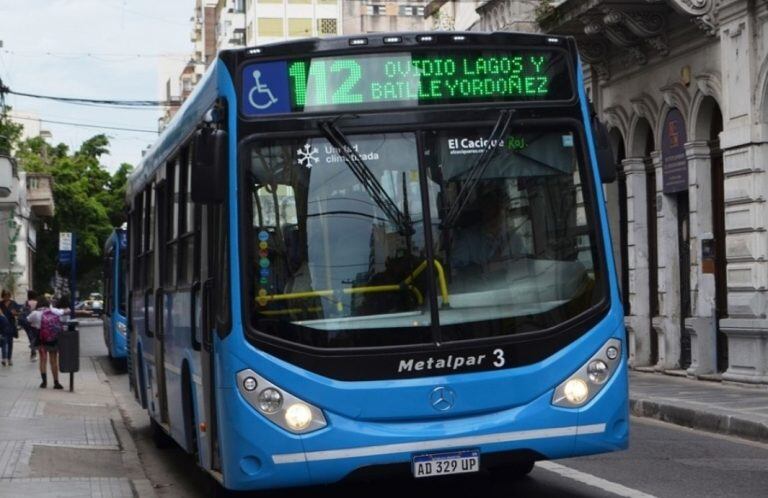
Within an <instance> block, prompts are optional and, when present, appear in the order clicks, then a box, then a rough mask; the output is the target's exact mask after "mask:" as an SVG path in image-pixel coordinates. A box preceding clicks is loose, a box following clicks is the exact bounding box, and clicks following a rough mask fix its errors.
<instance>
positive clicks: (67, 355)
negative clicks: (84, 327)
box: [59, 320, 80, 373]
mask: <svg viewBox="0 0 768 498" xmlns="http://www.w3.org/2000/svg"><path fill="white" fill-rule="evenodd" d="M78 325H79V323H78V321H77V320H70V321H69V322H67V329H66V330H62V331H61V333H60V334H59V372H61V373H74V372H79V371H80V330H78Z"/></svg>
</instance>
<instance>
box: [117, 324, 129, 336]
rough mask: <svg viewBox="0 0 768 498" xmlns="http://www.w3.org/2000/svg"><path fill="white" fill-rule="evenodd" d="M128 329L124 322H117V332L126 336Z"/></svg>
mask: <svg viewBox="0 0 768 498" xmlns="http://www.w3.org/2000/svg"><path fill="white" fill-rule="evenodd" d="M127 329H128V327H126V325H125V324H124V323H123V322H117V331H118V332H120V333H121V334H123V335H125V331H126V330H127Z"/></svg>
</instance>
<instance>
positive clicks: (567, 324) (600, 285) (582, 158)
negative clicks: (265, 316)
mask: <svg viewBox="0 0 768 498" xmlns="http://www.w3.org/2000/svg"><path fill="white" fill-rule="evenodd" d="M517 121H527V122H529V123H535V124H536V125H537V126H540V127H544V126H548V125H549V126H552V127H559V128H560V129H563V128H568V129H570V130H572V132H573V134H574V142H575V144H574V146H575V157H576V158H577V159H578V162H579V165H578V167H579V172H580V175H581V185H582V188H583V195H584V196H585V198H587V197H588V198H589V199H590V202H589V203H588V206H587V207H586V214H587V216H588V222H589V224H590V227H591V228H592V230H593V233H594V240H592V241H591V242H592V246H593V247H592V251H593V264H594V268H593V271H594V274H595V287H596V290H595V292H597V293H599V294H598V299H597V300H596V302H594V303H593V304H592V305H591V306H589V307H588V308H586V309H584V310H582V311H581V312H580V313H578V314H576V315H575V316H572V317H570V318H568V319H567V320H564V321H563V322H561V323H558V324H556V325H554V326H552V327H548V328H544V329H539V330H534V331H530V332H522V333H518V334H507V335H499V336H491V337H480V338H467V339H463V340H452V341H450V343H451V344H475V343H480V342H488V341H492V342H493V341H497V342H519V341H521V340H531V339H534V340H535V339H537V338H539V337H541V338H544V337H547V336H550V337H551V336H553V335H561V336H563V337H565V336H568V337H570V340H571V341H572V340H573V339H574V338H575V337H578V336H580V335H582V334H584V333H586V332H587V331H588V330H589V328H588V327H587V326H584V325H583V324H584V323H596V322H597V321H599V320H601V319H602V318H603V317H604V315H605V313H606V312H607V311H608V309H609V307H610V289H609V282H608V278H607V276H606V275H607V274H606V268H605V261H604V258H600V254H605V250H606V249H605V244H604V239H603V228H602V225H601V224H600V222H599V220H600V214H599V206H598V205H597V193H596V191H595V186H594V182H595V181H596V180H595V178H596V174H595V172H594V171H593V168H592V161H591V159H590V156H589V152H588V150H587V147H586V144H587V136H586V131H585V129H584V126H583V123H582V122H581V121H580V120H579V119H578V117H568V116H564V111H563V109H562V108H556V109H554V115H553V116H546V115H545V116H543V117H539V116H536V115H535V113H533V115H531V116H529V117H528V118H527V119H521V120H517ZM492 125H493V122H492V121H486V120H483V121H477V122H475V121H472V122H467V121H456V120H452V121H451V120H446V121H437V120H435V121H431V122H430V123H429V124H418V125H417V124H411V125H407V126H395V125H371V126H361V127H359V128H357V127H356V128H355V129H354V130H344V131H345V133H347V134H348V135H350V136H353V135H356V134H359V133H362V134H376V133H387V132H393V131H397V132H406V131H414V132H416V134H417V137H421V138H419V140H422V143H424V142H423V140H424V133H426V132H427V130H429V131H433V130H451V129H455V130H462V129H467V128H470V129H471V128H490V127H492ZM518 125H519V123H518ZM296 136H300V137H302V138H303V137H314V136H320V135H319V134H317V133H315V132H314V131H309V130H307V131H303V132H294V133H285V132H283V133H280V132H264V133H254V134H250V135H247V136H245V137H244V138H243V139H242V140H240V142H239V144H238V157H239V162H238V177H239V178H240V180H239V182H240V184H242V185H248V163H249V160H248V157H247V156H248V155H247V153H246V151H247V148H248V147H249V146H250V145H251V144H252V143H254V142H257V141H260V140H261V141H266V140H271V139H274V140H281V139H290V138H292V137H296ZM426 167H427V165H426V164H425V161H424V157H423V155H421V154H420V157H419V171H420V173H421V174H425V173H426V171H425V170H426ZM246 191H247V192H246ZM250 195H251V193H250V189H245V188H243V189H241V192H240V195H239V196H238V206H239V208H238V209H239V212H240V213H241V215H240V227H241V228H240V233H241V237H246V235H245V234H248V233H249V231H248V230H249V227H248V223H250V221H249V220H247V219H246V218H247V216H245V215H244V213H246V212H247V206H248V205H249V196H250ZM248 238H249V239H250V238H252V237H248ZM251 244H252V241H251V240H246V241H241V244H240V250H239V258H240V261H241V267H242V268H247V264H248V261H249V260H248V258H249V257H250V256H249V255H250V254H251V253H252V251H253V248H252V247H251ZM431 257H434V255H431ZM246 280H247V279H246V278H242V279H241V290H240V292H241V295H242V296H243V299H242V303H241V305H242V313H243V324H244V325H243V326H244V329H245V335H246V337H247V338H248V339H249V340H250V341H251V342H252V343H254V344H256V345H262V346H263V345H265V344H269V345H271V346H276V345H279V346H278V347H279V348H281V349H287V350H289V351H292V352H296V351H314V352H315V353H317V354H320V353H322V354H340V355H343V356H350V355H353V354H354V353H355V352H362V351H365V352H367V353H368V354H370V353H371V352H375V351H381V350H385V349H389V350H396V351H411V350H414V348H420V347H423V345H413V344H405V345H395V346H385V347H382V346H378V347H377V346H352V347H345V348H336V347H317V346H314V345H310V344H308V343H306V342H301V341H295V340H287V339H285V338H283V337H279V336H275V335H272V334H267V333H264V332H261V331H259V330H257V328H255V327H254V326H253V325H252V324H251V320H250V317H251V309H250V304H251V303H250V302H249V298H248V296H249V295H250V294H249V289H248V287H247V283H246ZM432 294H433V296H435V293H434V292H433V293H432ZM434 299H436V296H435V297H434ZM434 306H436V304H435V303H433V307H434ZM432 326H433V329H434V328H439V327H440V325H439V323H438V322H435V321H434V320H433V324H432ZM437 337H439V333H438V334H437ZM430 347H432V345H430ZM270 349H272V348H270ZM273 351H274V350H273Z"/></svg>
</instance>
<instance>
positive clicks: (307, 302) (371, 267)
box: [246, 127, 602, 347]
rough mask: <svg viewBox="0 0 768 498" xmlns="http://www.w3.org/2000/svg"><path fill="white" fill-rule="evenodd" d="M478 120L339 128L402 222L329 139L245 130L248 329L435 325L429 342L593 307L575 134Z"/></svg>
mask: <svg viewBox="0 0 768 498" xmlns="http://www.w3.org/2000/svg"><path fill="white" fill-rule="evenodd" d="M490 133H491V128H490V127H489V128H488V129H477V128H475V129H472V130H461V129H455V128H454V129H449V130H424V131H421V132H409V133H381V134H365V135H354V134H352V135H349V137H346V138H348V142H346V143H348V144H349V146H350V147H351V148H352V149H353V150H354V152H355V155H356V156H358V157H359V158H360V159H362V162H363V163H364V165H363V168H364V170H365V171H364V174H367V175H368V176H369V178H372V179H374V180H375V182H374V183H376V184H377V187H378V188H380V189H381V190H383V191H384V192H385V193H386V195H384V194H382V195H381V196H383V197H386V198H388V199H391V201H392V202H393V203H394V205H395V207H396V208H397V211H398V212H399V213H398V218H399V219H401V220H407V226H404V223H402V222H401V223H398V222H397V220H396V219H393V216H391V215H389V214H388V213H387V212H386V210H383V209H382V203H381V201H380V199H377V196H376V195H372V191H371V188H370V186H366V182H365V181H361V173H359V172H357V173H356V171H355V169H354V168H353V167H350V165H349V160H348V159H345V156H346V158H348V157H349V154H342V153H341V151H340V150H339V149H338V148H337V147H334V146H333V145H331V143H330V142H329V141H328V140H327V139H326V138H319V137H307V138H301V139H296V138H292V139H287V140H286V139H277V140H267V141H257V142H253V143H251V144H250V145H249V146H248V148H247V150H246V154H247V156H246V157H247V158H248V161H249V162H248V173H249V185H250V195H249V206H248V217H249V218H250V220H251V223H250V226H251V236H250V241H251V243H250V247H249V254H250V256H249V259H250V264H249V268H248V271H249V274H248V278H249V282H250V283H249V288H250V293H251V294H250V298H251V303H252V305H251V306H250V309H251V310H252V313H251V325H252V326H253V327H254V329H256V330H257V331H259V332H262V333H266V334H270V335H274V336H277V337H279V338H281V339H284V340H288V341H294V342H299V343H302V344H308V345H312V346H317V347H374V346H392V345H404V344H426V343H431V342H434V341H436V340H437V339H436V336H435V330H437V329H439V332H438V333H439V337H440V340H441V341H458V340H466V339H474V338H481V337H491V336H503V335H511V334H517V333H522V332H532V331H536V330H543V329H548V328H551V327H553V326H556V325H558V324H560V323H562V322H564V321H566V320H568V319H570V318H572V317H574V316H576V315H578V314H581V313H583V312H584V311H586V310H587V309H589V308H590V307H592V306H593V305H595V304H596V303H597V302H598V301H599V300H600V298H601V297H602V294H601V292H602V291H601V289H602V286H601V285H596V272H595V265H594V262H595V260H596V259H597V257H596V254H595V242H594V241H595V233H594V223H593V222H592V213H591V207H590V206H589V204H590V202H589V200H588V196H584V195H583V194H582V189H581V181H582V178H583V166H580V161H579V159H578V158H579V157H580V154H578V153H577V144H576V143H575V137H576V135H575V134H574V133H573V132H572V131H569V130H566V129H563V130H554V131H553V130H552V129H549V130H542V131H534V130H525V131H516V130H514V129H513V130H511V131H509V132H508V133H506V134H505V135H504V136H502V137H501V138H499V139H498V140H494V141H493V143H491V144H489V143H488V140H487V137H488V136H489V134H490ZM417 138H418V140H417ZM337 145H338V143H337ZM488 147H490V148H496V150H494V151H493V152H494V153H493V154H492V155H491V157H490V158H489V160H487V161H478V159H479V157H480V156H481V155H482V154H483V151H484V150H485V149H486V148H488ZM420 162H421V163H420ZM479 163H482V164H481V165H480V166H481V167H479V168H478V167H477V166H478V164H479ZM478 174H479V176H477V175H478ZM472 176H476V178H475V180H474V181H473V182H469V183H470V185H467V183H468V179H469V178H470V177H472ZM371 181H373V180H371ZM462 191H464V192H463V193H462V194H461V198H463V199H464V200H463V201H460V202H461V204H462V205H461V206H460V209H452V208H455V204H456V203H457V202H459V201H457V197H458V196H459V193H460V192H462ZM393 209H394V208H393ZM449 212H453V215H452V216H451V217H450V219H448V216H447V215H448V213H449ZM427 220H429V221H428V222H427ZM430 243H431V246H430V247H428V244H430ZM428 249H429V250H428ZM432 306H434V307H436V309H437V313H433V310H432Z"/></svg>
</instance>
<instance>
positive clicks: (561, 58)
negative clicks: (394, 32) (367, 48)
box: [241, 50, 572, 116]
mask: <svg viewBox="0 0 768 498" xmlns="http://www.w3.org/2000/svg"><path fill="white" fill-rule="evenodd" d="M567 67H568V66H567V64H566V60H565V55H564V53H563V52H560V51H544V50H538V51H537V50H528V51H519V52H511V51H508V52H478V51H472V52H459V53H456V52H452V53H450V54H445V53H413V54H411V53H395V54H368V55H354V56H352V55H345V56H338V57H318V58H312V59H295V60H288V61H272V62H262V63H254V64H249V65H246V66H245V67H244V68H243V73H242V88H243V95H242V97H243V99H242V106H241V111H242V113H243V114H244V115H246V116H262V115H270V114H283V113H293V112H316V111H334V110H339V111H347V110H353V109H354V110H364V109H382V108H389V107H393V106H395V107H410V106H423V105H434V104H450V103H467V102H514V101H539V100H541V101H547V100H568V99H570V98H571V96H572V85H571V81H570V78H569V76H568V69H567Z"/></svg>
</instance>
